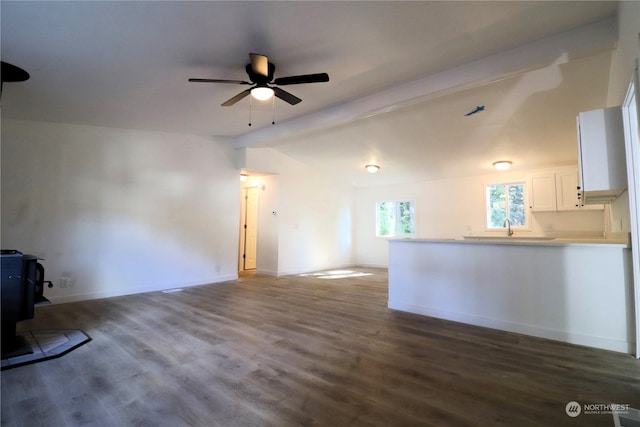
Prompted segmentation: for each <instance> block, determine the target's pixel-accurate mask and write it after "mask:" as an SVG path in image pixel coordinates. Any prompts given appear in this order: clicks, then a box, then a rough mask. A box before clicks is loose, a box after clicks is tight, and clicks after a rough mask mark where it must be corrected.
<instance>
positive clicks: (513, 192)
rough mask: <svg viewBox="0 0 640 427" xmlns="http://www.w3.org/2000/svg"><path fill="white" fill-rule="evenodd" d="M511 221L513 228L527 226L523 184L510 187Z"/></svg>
mask: <svg viewBox="0 0 640 427" xmlns="http://www.w3.org/2000/svg"><path fill="white" fill-rule="evenodd" d="M509 220H511V225H513V226H523V225H525V212H524V185H523V184H515V185H510V186H509Z"/></svg>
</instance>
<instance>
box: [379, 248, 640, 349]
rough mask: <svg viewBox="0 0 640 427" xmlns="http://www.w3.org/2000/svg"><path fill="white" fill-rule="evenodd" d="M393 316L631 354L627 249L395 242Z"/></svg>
mask: <svg viewBox="0 0 640 427" xmlns="http://www.w3.org/2000/svg"><path fill="white" fill-rule="evenodd" d="M388 306H389V308H391V309H395V310H402V311H407V312H412V313H417V314H423V315H427V316H432V317H438V318H442V319H447V320H453V321H458V322H464V323H469V324H473V325H478V326H484V327H489V328H495V329H502V330H506V331H511V332H517V333H523V334H527V335H533V336H538V337H542V338H549V339H554V340H559V341H565V342H570V343H574V344H580V345H586V346H591V347H597V348H602V349H607V350H612V351H618V352H623V353H633V351H634V348H635V344H634V340H635V338H634V317H633V284H632V267H631V249H630V247H629V245H628V243H627V242H624V241H611V240H605V239H596V240H573V239H517V238H503V239H499V238H497V239H482V238H476V239H460V240H454V239H394V240H390V241H389V301H388Z"/></svg>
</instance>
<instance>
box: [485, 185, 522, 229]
mask: <svg viewBox="0 0 640 427" xmlns="http://www.w3.org/2000/svg"><path fill="white" fill-rule="evenodd" d="M524 207H525V200H524V183H523V182H518V183H513V184H491V185H487V228H502V227H504V222H505V220H506V219H507V218H508V219H509V221H511V227H526V226H527V216H526V214H525V213H526V211H525V208H524Z"/></svg>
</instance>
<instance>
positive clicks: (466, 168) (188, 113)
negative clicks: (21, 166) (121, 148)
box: [0, 0, 617, 186]
mask: <svg viewBox="0 0 640 427" xmlns="http://www.w3.org/2000/svg"><path fill="white" fill-rule="evenodd" d="M616 7H617V4H616V2H611V1H604V2H597V1H587V2H580V1H569V2H561V1H554V2H548V1H541V2H523V1H516V2H503V1H499V2H484V1H483V2H427V1H424V2H420V1H418V2H415V1H412V2H401V1H390V2H360V1H355V2H312V1H300V2H296V1H287V2H269V1H265V2H244V1H233V2H210V1H200V2H184V1H173V2H171V1H160V2H153V1H141V2H93V1H91V2H89V1H87V2H11V1H4V0H3V1H2V3H1V4H0V12H1V25H2V27H1V36H2V39H1V43H2V45H1V47H2V60H3V61H6V62H10V63H12V64H15V65H18V66H20V67H22V68H24V69H25V70H27V71H28V72H29V73H30V74H31V78H30V79H29V80H28V81H26V82H23V83H11V84H9V83H8V84H5V86H4V90H3V94H2V116H3V117H6V118H13V119H24V120H37V121H47V122H60V123H74V124H85V125H95V126H107V127H117V128H127V129H145V130H154V131H165V132H178V133H189V134H199V135H224V136H230V137H233V138H234V139H235V142H234V144H235V145H236V146H238V147H242V146H263V145H268V146H272V147H275V148H277V149H279V150H281V151H283V152H284V153H286V154H288V155H290V156H292V157H294V158H296V159H299V160H300V161H303V162H306V163H309V164H312V165H315V166H317V167H321V168H325V169H327V170H329V171H331V173H333V174H336V175H337V176H342V177H344V179H346V180H348V181H349V182H351V183H353V184H354V185H358V186H366V185H381V184H387V183H393V182H404V181H409V180H426V179H438V178H444V177H455V176H463V175H472V174H481V173H487V172H489V171H490V169H489V167H490V164H491V161H494V160H498V159H500V158H509V159H510V160H512V161H513V162H514V166H515V167H517V168H522V170H526V169H533V168H538V167H546V166H553V165H556V164H566V163H571V162H575V161H576V148H575V115H576V113H577V112H579V111H585V110H589V109H594V108H601V107H604V106H605V103H606V92H607V84H608V73H609V67H610V61H611V52H612V49H613V47H614V44H615V34H616V33H615V31H616V30H615V15H616ZM250 52H257V53H262V54H265V55H268V57H269V59H270V61H271V62H273V63H274V64H275V65H276V77H282V76H289V75H297V74H309V73H319V72H327V73H328V74H329V76H330V81H329V82H328V83H314V84H303V85H296V86H287V87H286V89H287V90H288V91H290V92H291V93H293V94H295V95H296V96H298V97H300V98H302V100H303V101H302V102H301V103H300V104H298V105H295V106H291V105H288V104H286V103H285V102H282V101H280V100H276V101H275V103H274V104H272V103H270V102H269V103H259V102H255V101H254V102H252V105H251V106H250V105H249V98H245V99H244V100H242V101H240V102H239V103H237V104H236V105H234V106H233V107H222V106H220V104H221V103H222V102H224V101H225V100H227V99H228V98H230V97H232V96H233V95H235V94H236V93H238V92H240V91H241V90H244V89H245V88H246V86H240V85H237V86H236V85H229V84H204V83H189V82H188V79H189V78H191V77H197V78H219V79H233V80H246V79H247V75H246V73H245V71H244V67H245V65H246V64H247V63H248V62H249V57H248V53H250ZM478 105H483V106H485V110H484V111H483V112H481V113H478V114H475V115H473V116H468V117H465V116H464V114H465V113H467V112H469V111H470V110H472V109H474V108H475V107H476V106H478ZM274 118H275V121H276V124H275V125H272V124H271V122H272V120H273V119H274ZM249 120H251V122H252V126H251V127H249V126H248V122H249ZM368 162H376V163H379V164H380V165H381V166H382V169H381V171H380V173H379V174H377V175H376V176H375V177H372V176H369V175H367V174H365V173H364V169H363V166H364V164H366V163H368Z"/></svg>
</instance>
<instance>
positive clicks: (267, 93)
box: [251, 86, 273, 101]
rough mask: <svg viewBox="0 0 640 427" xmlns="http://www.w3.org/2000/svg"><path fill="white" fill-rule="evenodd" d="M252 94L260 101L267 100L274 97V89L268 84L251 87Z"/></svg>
mask: <svg viewBox="0 0 640 427" xmlns="http://www.w3.org/2000/svg"><path fill="white" fill-rule="evenodd" d="M251 96H253V97H254V98H255V99H257V100H259V101H266V100H267V99H271V98H272V97H273V89H271V88H270V87H266V86H257V87H254V88H253V89H251Z"/></svg>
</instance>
